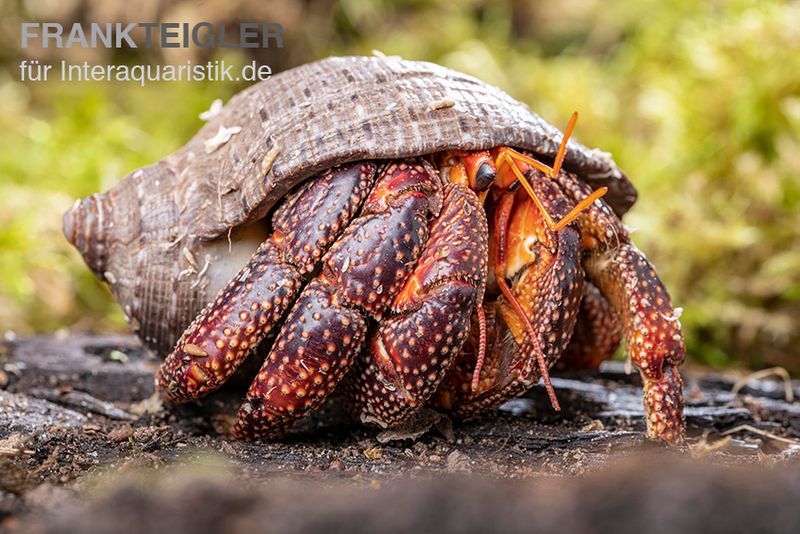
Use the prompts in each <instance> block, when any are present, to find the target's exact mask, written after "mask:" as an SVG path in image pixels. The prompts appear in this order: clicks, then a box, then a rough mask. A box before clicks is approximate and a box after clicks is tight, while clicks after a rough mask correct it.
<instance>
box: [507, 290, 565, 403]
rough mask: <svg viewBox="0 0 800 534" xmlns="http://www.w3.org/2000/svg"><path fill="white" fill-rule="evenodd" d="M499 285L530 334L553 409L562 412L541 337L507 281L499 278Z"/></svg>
mask: <svg viewBox="0 0 800 534" xmlns="http://www.w3.org/2000/svg"><path fill="white" fill-rule="evenodd" d="M497 285H498V286H499V287H500V291H501V292H502V293H503V295H505V297H506V299H508V301H509V302H510V303H511V305H512V306H513V307H514V311H516V312H517V315H519V317H520V319H522V322H523V324H524V325H525V331H526V332H527V333H528V337H529V338H530V340H531V343H532V344H533V351H534V353H535V354H536V362H537V363H538V365H539V375H540V376H541V377H542V381H543V382H544V387H545V389H546V390H547V396H548V397H550V404H552V405H553V409H554V410H555V411H557V412H560V411H561V406H560V405H559V404H558V398H557V397H556V391H555V389H553V384H552V382H550V373H549V371H548V369H547V363H545V361H544V353H543V352H542V347H541V345H539V337H538V336H537V335H536V332H535V331H534V330H533V325H531V322H530V321H529V320H528V317H527V316H526V315H525V310H523V309H522V305H521V304H520V303H519V301H518V300H517V297H515V296H514V294H513V293H512V292H511V288H509V287H508V285H507V284H506V281H505V280H503V279H502V278H497Z"/></svg>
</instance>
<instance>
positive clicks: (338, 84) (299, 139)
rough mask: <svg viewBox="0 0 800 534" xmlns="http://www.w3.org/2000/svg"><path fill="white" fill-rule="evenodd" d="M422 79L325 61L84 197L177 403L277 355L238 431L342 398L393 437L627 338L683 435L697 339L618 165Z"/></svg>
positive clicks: (80, 236)
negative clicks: (649, 256) (639, 245)
mask: <svg viewBox="0 0 800 534" xmlns="http://www.w3.org/2000/svg"><path fill="white" fill-rule="evenodd" d="M573 126H574V119H573V120H572V121H570V124H569V126H568V128H567V133H566V134H564V135H562V134H561V133H560V132H559V131H558V130H557V129H555V128H554V127H552V126H550V125H549V124H547V123H546V122H545V121H543V120H542V119H541V118H539V117H538V116H536V115H535V114H533V113H531V112H530V111H529V110H528V109H527V108H526V107H525V106H524V105H522V104H520V103H519V102H517V101H515V100H513V99H512V98H511V97H509V96H508V95H506V94H505V93H503V92H501V91H500V90H498V89H496V88H494V87H491V86H488V85H486V84H484V83H482V82H480V81H478V80H476V79H474V78H471V77H468V76H465V75H462V74H460V73H457V72H454V71H451V70H448V69H445V68H442V67H439V66H436V65H431V64H428V63H421V62H411V61H404V60H401V59H398V58H386V57H374V58H369V57H347V58H329V59H326V60H322V61H319V62H316V63H312V64H309V65H304V66H302V67H298V68H296V69H293V70H291V71H288V72H285V73H281V74H279V75H276V76H275V77H273V78H272V79H270V80H268V81H266V82H262V83H260V84H257V85H255V86H253V87H251V88H249V89H247V90H245V91H243V92H242V93H240V94H239V95H237V96H236V97H234V98H233V99H232V100H231V102H230V103H229V104H228V105H227V106H225V107H224V109H222V111H221V112H219V113H218V114H217V115H216V116H214V117H212V118H211V119H210V120H209V123H208V124H207V125H206V126H205V127H204V128H203V129H202V130H201V131H200V132H199V133H198V135H197V136H195V138H193V139H192V140H191V141H189V143H188V144H187V145H186V146H185V147H183V148H182V149H180V150H179V151H177V152H176V153H174V154H172V155H170V156H167V157H166V158H164V159H163V160H161V161H159V162H157V163H155V164H153V165H150V166H147V167H144V168H142V169H139V170H137V171H135V172H133V173H132V174H131V175H129V176H128V177H126V178H125V179H124V180H122V181H121V182H120V183H119V184H118V185H117V186H115V187H114V188H112V189H111V190H109V191H108V192H106V193H102V194H96V195H92V196H91V197H89V198H87V199H85V200H83V201H80V202H78V203H76V205H75V206H74V207H73V209H72V210H70V211H69V212H68V213H67V214H66V215H65V217H64V231H65V234H66V236H67V238H68V239H69V240H70V241H71V242H72V243H73V244H74V245H75V246H76V247H77V248H78V249H79V250H80V251H81V252H82V254H83V256H84V258H85V260H86V262H87V264H88V265H89V266H90V267H91V268H92V269H93V271H94V272H95V273H96V274H97V275H98V276H99V277H100V278H101V279H103V280H105V281H107V282H108V283H109V284H110V286H111V289H112V291H113V293H114V295H115V297H116V298H117V300H118V301H119V302H120V304H121V305H122V307H123V310H124V311H125V313H126V315H127V317H128V319H129V321H130V323H131V325H132V327H133V328H134V330H135V331H136V332H137V333H138V335H139V336H140V337H141V338H142V339H143V341H144V342H145V343H146V344H147V345H148V346H150V347H152V348H154V349H155V350H156V351H158V352H160V353H162V354H167V356H166V358H165V361H164V363H163V365H162V366H161V369H160V371H159V373H158V375H157V378H156V384H157V387H158V389H159V391H161V393H162V395H163V396H164V397H165V398H168V399H170V400H172V401H175V402H184V401H188V400H190V399H195V398H199V397H202V396H204V395H205V394H207V393H209V392H211V391H214V390H216V389H218V388H219V387H221V386H222V385H223V384H224V383H225V381H226V380H227V379H228V378H229V377H230V376H231V375H232V374H233V373H234V372H235V370H236V369H237V368H238V367H239V366H240V365H241V364H242V363H243V362H244V360H245V359H246V358H248V357H249V356H251V355H252V354H253V353H254V351H255V349H256V348H257V347H259V345H265V344H267V343H269V346H268V347H262V349H263V350H262V351H260V352H263V353H264V354H267V356H266V359H265V361H264V362H263V365H262V366H261V369H260V371H259V372H258V374H257V375H256V377H255V379H254V381H253V382H252V384H251V386H250V389H249V391H248V393H247V398H246V399H245V401H244V402H243V404H242V406H241V409H240V410H239V413H238V415H237V420H236V423H235V425H234V427H233V433H234V435H235V436H237V437H240V438H245V439H252V438H258V437H266V436H271V435H275V434H277V433H280V432H281V431H283V430H285V429H286V428H287V427H288V426H289V425H291V423H292V422H293V421H295V420H296V419H297V418H299V417H302V416H303V415H305V414H308V413H310V412H311V411H312V410H314V409H315V408H317V407H318V406H319V405H320V403H321V402H322V401H323V400H324V399H325V398H326V396H328V395H330V394H331V392H333V391H335V390H339V391H340V392H341V393H342V396H343V398H344V399H345V402H346V404H347V407H348V409H349V410H350V411H351V413H352V414H353V415H354V417H356V418H357V419H358V420H359V421H361V422H363V423H365V424H369V425H375V426H379V427H383V428H387V427H392V426H395V425H398V424H401V423H404V422H405V421H407V420H408V419H409V418H411V417H413V416H414V415H415V414H416V413H417V412H418V411H419V410H420V409H421V408H423V407H427V408H432V409H436V410H441V411H445V412H448V413H450V414H453V415H454V416H457V417H468V416H470V415H473V414H476V413H480V412H484V411H486V410H491V409H494V408H495V407H497V406H499V405H500V404H501V403H503V402H505V401H507V400H509V399H512V398H514V397H516V396H518V395H521V394H522V393H524V392H525V391H527V390H528V389H530V388H531V387H533V386H534V385H535V384H536V383H537V382H538V381H539V380H540V379H543V383H544V386H545V387H546V388H547V389H548V393H549V394H550V396H551V400H552V403H553V405H554V407H555V408H556V409H558V400H557V399H556V397H555V393H554V392H553V390H552V387H551V386H550V383H549V378H548V368H549V367H550V366H552V365H553V364H554V363H555V362H556V361H557V360H558V358H559V357H560V356H561V355H562V353H563V354H566V357H565V360H564V362H565V365H574V366H593V365H597V364H598V363H599V362H600V361H601V360H602V359H604V358H607V357H609V356H610V355H611V353H613V351H614V350H615V348H616V345H617V344H618V343H619V341H620V337H621V336H623V335H624V338H625V341H626V344H627V348H628V352H629V355H630V357H631V360H632V362H633V363H634V365H636V366H637V367H638V368H639V370H640V372H641V374H642V376H643V378H644V389H645V395H644V405H645V409H646V413H647V433H648V436H650V437H652V438H655V439H661V440H664V441H667V442H669V443H681V442H682V441H683V436H684V430H683V428H684V425H683V400H682V399H683V397H682V383H681V379H680V375H679V373H678V366H679V365H680V364H681V362H682V361H683V357H684V347H683V340H682V334H681V331H680V325H679V322H678V321H677V316H676V313H675V310H674V309H673V307H672V303H671V302H670V298H669V295H668V293H667V291H666V289H665V288H664V286H663V284H662V283H661V282H660V281H659V279H658V277H657V276H656V274H655V271H654V270H653V267H652V265H650V263H649V262H648V261H647V260H646V259H645V257H644V255H643V254H642V253H641V252H639V251H638V250H637V249H636V248H635V247H634V246H633V245H632V243H631V241H630V238H629V235H628V233H627V231H626V229H625V227H624V225H623V224H622V222H621V220H620V217H621V216H622V215H623V214H624V213H625V212H626V211H627V210H628V209H629V208H630V206H631V205H632V204H633V202H634V201H635V199H636V193H635V190H634V189H633V187H632V185H631V184H630V182H629V181H628V180H627V179H626V178H625V176H624V175H623V174H622V173H621V172H620V171H619V169H618V168H617V167H616V166H615V164H614V163H613V161H612V160H611V158H610V157H609V156H608V155H607V154H604V153H602V152H599V151H597V150H589V149H587V148H586V147H584V146H582V145H580V144H578V143H576V142H574V141H572V140H569V134H570V132H571V130H572V127H573Z"/></svg>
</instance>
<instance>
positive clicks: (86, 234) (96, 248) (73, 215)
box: [62, 193, 110, 280]
mask: <svg viewBox="0 0 800 534" xmlns="http://www.w3.org/2000/svg"><path fill="white" fill-rule="evenodd" d="M106 203H107V199H106V195H105V194H103V193H97V194H94V195H91V196H89V197H86V198H85V199H83V200H76V201H75V204H74V205H73V206H72V208H71V209H70V210H69V211H67V212H66V213H65V214H64V218H63V220H62V228H63V231H64V236H65V237H66V238H67V241H69V242H70V243H72V245H73V246H74V247H75V248H76V249H78V251H79V252H80V253H81V256H83V260H84V261H85V262H86V265H88V266H89V268H90V269H91V270H92V271H93V272H94V273H95V274H96V275H97V276H98V277H99V278H101V279H103V280H104V279H105V275H104V273H105V271H106V266H107V264H108V239H107V238H108V234H109V232H108V229H107V228H106V225H107V224H108V223H109V221H110V219H109V218H108V217H107V216H106V214H105V204H106Z"/></svg>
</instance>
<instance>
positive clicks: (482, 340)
mask: <svg viewBox="0 0 800 534" xmlns="http://www.w3.org/2000/svg"><path fill="white" fill-rule="evenodd" d="M475 311H476V312H477V314H478V360H477V361H476V362H475V371H473V373H472V392H473V393H475V392H476V391H478V385H479V384H480V381H481V369H483V361H484V360H485V359H486V314H485V313H484V312H483V306H481V305H480V304H478V308H477V309H476V310H475Z"/></svg>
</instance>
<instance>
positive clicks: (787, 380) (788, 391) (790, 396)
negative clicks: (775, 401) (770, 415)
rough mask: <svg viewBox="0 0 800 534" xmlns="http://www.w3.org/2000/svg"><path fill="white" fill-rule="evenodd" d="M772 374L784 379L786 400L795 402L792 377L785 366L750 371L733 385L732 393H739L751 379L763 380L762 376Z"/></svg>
mask: <svg viewBox="0 0 800 534" xmlns="http://www.w3.org/2000/svg"><path fill="white" fill-rule="evenodd" d="M770 376H777V377H779V378H782V379H783V390H784V394H785V396H786V402H794V391H792V378H791V377H790V376H789V371H787V370H786V369H784V368H783V367H770V368H769V369H762V370H760V371H756V372H755V373H750V374H749V375H747V376H745V377H743V378H740V379H739V381H737V382H736V383H735V384H734V385H733V388H731V393H733V394H734V395H736V394H738V393H739V391H741V389H742V388H743V387H745V386H746V385H747V383H748V382H750V381H751V380H761V379H762V378H767V377H770Z"/></svg>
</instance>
